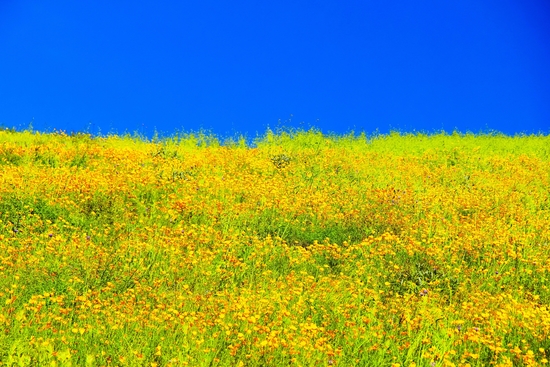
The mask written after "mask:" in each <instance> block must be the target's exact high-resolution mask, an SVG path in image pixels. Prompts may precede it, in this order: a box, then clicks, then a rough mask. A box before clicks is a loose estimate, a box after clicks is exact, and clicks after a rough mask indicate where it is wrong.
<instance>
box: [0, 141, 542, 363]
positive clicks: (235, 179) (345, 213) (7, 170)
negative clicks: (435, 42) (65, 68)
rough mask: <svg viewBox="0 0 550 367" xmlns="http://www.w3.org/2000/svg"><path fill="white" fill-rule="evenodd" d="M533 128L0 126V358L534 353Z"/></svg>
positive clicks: (537, 329)
mask: <svg viewBox="0 0 550 367" xmlns="http://www.w3.org/2000/svg"><path fill="white" fill-rule="evenodd" d="M549 260H550V137H548V136H518V137H513V138H512V137H506V136H502V135H460V134H454V135H444V134H440V135H431V136H428V135H421V134H416V135H400V134H397V133H393V134H390V135H380V136H374V137H366V136H359V137H357V136H352V135H349V136H323V135H322V134H320V133H318V132H314V131H310V132H295V133H280V134H273V133H271V132H268V133H267V134H266V135H265V136H264V137H263V138H261V139H259V140H257V141H256V142H255V144H254V146H253V147H248V146H247V145H246V144H245V142H244V140H240V141H236V142H227V143H226V144H222V143H220V142H219V141H218V140H217V139H216V138H214V137H212V136H206V135H202V134H196V135H186V136H184V137H174V138H171V139H164V140H162V141H153V142H148V141H144V140H141V139H138V138H132V137H121V136H110V137H95V138H92V137H91V136H89V135H85V134H77V135H74V136H67V135H65V134H63V133H56V134H40V133H32V132H10V131H0V331H1V332H0V361H1V365H6V366H12V365H13V366H37V365H48V366H50V365H58V366H69V365H72V366H185V365H189V366H287V365H290V366H467V365H471V366H486V365H489V364H491V365H500V366H508V365H510V366H511V365H512V364H513V365H519V366H522V365H523V366H534V365H539V364H546V363H547V362H548V360H547V358H548V353H549V351H548V349H550V310H549V302H550V291H549V288H548V287H549V282H550V275H549V271H550V261H549Z"/></svg>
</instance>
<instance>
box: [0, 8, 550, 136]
mask: <svg viewBox="0 0 550 367" xmlns="http://www.w3.org/2000/svg"><path fill="white" fill-rule="evenodd" d="M548 45H550V2H548V1H546V0H545V1H536V0H532V1H519V0H518V1H511V0H495V1H483V0H475V1H474V0H463V1H452V2H451V1H436V0H425V1H388V0H383V1H382V0H380V1H378V0H376V1H367V0H364V1H316V2H314V1H305V0H294V1H287V0H279V1H273V2H263V1H242V0H232V1H214V0H201V1H159V0H157V1H124V0H119V1H104V0H94V1H66V0H58V1H45V0H42V1H25V0H19V1H17V0H2V1H0V50H1V52H0V54H1V56H0V125H4V126H7V127H16V128H19V129H21V128H26V127H27V126H28V125H29V123H30V122H31V121H32V124H33V127H34V128H35V129H37V130H53V129H58V130H59V129H61V130H66V131H67V132H70V131H83V130H88V131H90V132H93V133H97V132H101V133H103V134H106V133H110V132H118V133H124V132H134V131H139V132H141V133H143V134H146V135H151V134H152V133H153V132H154V131H155V130H157V131H159V132H161V133H164V134H172V133H174V132H177V131H195V130H198V129H206V130H211V131H212V132H214V133H216V134H218V135H221V136H224V135H235V134H238V133H246V134H248V135H251V136H255V135H256V134H263V133H264V132H265V131H266V129H267V128H268V127H269V128H271V129H276V128H279V127H294V128H305V129H308V128H310V127H316V128H318V129H320V130H321V131H323V132H336V133H347V132H350V131H351V130H354V131H356V132H360V131H365V132H366V133H372V132H374V131H376V130H378V131H379V132H382V133H385V132H388V131H390V130H400V131H415V130H416V131H422V130H423V131H428V132H433V131H440V130H442V129H444V130H447V131H453V130H454V129H458V130H459V131H462V132H466V131H472V132H479V131H482V130H483V131H487V130H491V129H492V130H498V131H501V132H504V133H508V134H514V133H519V132H525V133H532V132H539V131H543V132H546V133H548V132H549V130H550V66H549V65H550V47H548Z"/></svg>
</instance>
